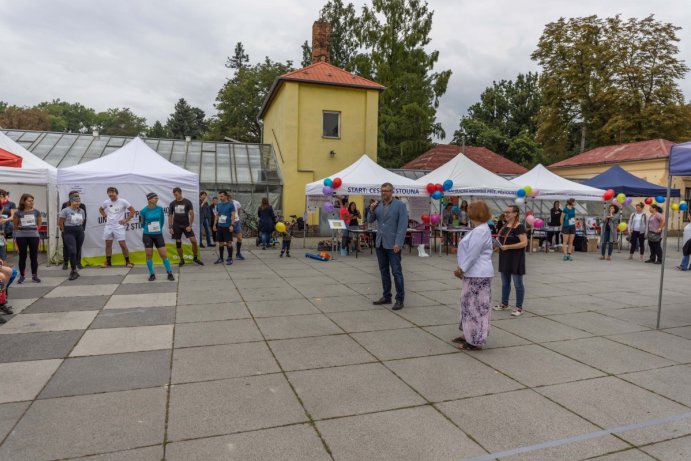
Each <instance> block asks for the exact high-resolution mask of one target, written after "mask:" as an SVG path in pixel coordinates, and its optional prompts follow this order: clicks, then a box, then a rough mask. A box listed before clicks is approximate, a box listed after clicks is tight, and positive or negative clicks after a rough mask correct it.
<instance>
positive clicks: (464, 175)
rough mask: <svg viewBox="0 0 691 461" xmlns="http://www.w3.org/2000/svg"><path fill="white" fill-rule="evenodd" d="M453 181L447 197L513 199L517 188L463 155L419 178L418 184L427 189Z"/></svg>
mask: <svg viewBox="0 0 691 461" xmlns="http://www.w3.org/2000/svg"><path fill="white" fill-rule="evenodd" d="M447 179H450V180H451V181H453V187H452V188H451V190H449V191H447V192H445V194H446V195H472V196H478V197H512V196H514V194H515V192H516V189H517V187H516V186H515V185H514V184H513V183H511V181H509V180H508V179H504V178H502V177H501V176H499V175H496V174H494V173H492V172H491V171H489V170H487V169H485V168H483V167H482V166H480V165H478V164H477V163H475V162H473V161H472V160H470V159H469V158H468V157H466V156H465V155H463V154H458V155H457V156H455V157H454V158H453V159H451V160H449V161H448V162H446V163H445V164H443V165H442V166H440V167H439V168H437V169H436V170H433V171H431V172H429V173H427V174H426V175H425V176H423V177H421V178H419V179H418V180H417V183H418V184H419V185H420V186H421V187H423V188H424V187H425V186H426V185H427V184H429V183H433V184H443V183H444V181H446V180H447Z"/></svg>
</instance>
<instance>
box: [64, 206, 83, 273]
mask: <svg viewBox="0 0 691 461" xmlns="http://www.w3.org/2000/svg"><path fill="white" fill-rule="evenodd" d="M69 203H70V205H69V206H68V207H65V208H63V209H62V210H60V213H59V214H58V227H59V228H60V231H61V232H62V243H63V245H64V247H65V249H66V253H67V258H66V261H69V263H70V267H71V268H72V270H71V271H70V276H69V280H76V279H77V278H79V273H78V272H77V269H79V268H80V267H81V264H80V263H79V260H78V259H77V258H78V257H79V256H81V248H82V244H83V243H84V227H83V226H84V221H86V212H85V211H84V210H82V208H81V206H82V200H81V198H80V197H79V194H77V195H74V194H71V195H70V200H69Z"/></svg>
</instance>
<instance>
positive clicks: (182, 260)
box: [178, 259, 185, 267]
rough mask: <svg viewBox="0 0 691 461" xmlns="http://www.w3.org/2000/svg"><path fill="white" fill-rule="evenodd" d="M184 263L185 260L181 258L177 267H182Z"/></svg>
mask: <svg viewBox="0 0 691 461" xmlns="http://www.w3.org/2000/svg"><path fill="white" fill-rule="evenodd" d="M184 265H185V260H184V259H181V260H180V262H179V263H178V267H182V266H184Z"/></svg>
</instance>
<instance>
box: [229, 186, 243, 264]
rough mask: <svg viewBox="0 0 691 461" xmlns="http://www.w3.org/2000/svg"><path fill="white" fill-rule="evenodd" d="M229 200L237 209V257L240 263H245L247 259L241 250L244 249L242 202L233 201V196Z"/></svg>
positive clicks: (235, 228) (235, 224) (235, 230)
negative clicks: (241, 215)
mask: <svg viewBox="0 0 691 461" xmlns="http://www.w3.org/2000/svg"><path fill="white" fill-rule="evenodd" d="M228 199H229V200H230V201H231V202H233V206H234V207H235V221H234V222H233V234H234V235H233V236H234V237H235V257H236V258H237V259H239V260H240V261H244V260H245V257H244V256H243V255H242V253H240V248H242V224H241V223H240V210H242V205H240V202H238V201H237V200H235V199H233V196H232V195H229V196H228ZM231 256H232V255H231Z"/></svg>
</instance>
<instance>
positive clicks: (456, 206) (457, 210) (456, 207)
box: [451, 205, 461, 214]
mask: <svg viewBox="0 0 691 461" xmlns="http://www.w3.org/2000/svg"><path fill="white" fill-rule="evenodd" d="M451 212H452V213H454V214H458V213H460V212H461V207H459V206H458V205H454V206H453V208H451Z"/></svg>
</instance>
